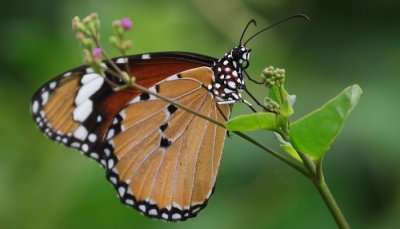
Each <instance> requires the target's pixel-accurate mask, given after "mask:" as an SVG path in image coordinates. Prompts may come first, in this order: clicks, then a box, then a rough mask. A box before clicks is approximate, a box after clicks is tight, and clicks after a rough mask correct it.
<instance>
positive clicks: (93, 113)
mask: <svg viewBox="0 0 400 229" xmlns="http://www.w3.org/2000/svg"><path fill="white" fill-rule="evenodd" d="M112 61H114V62H115V63H116V64H117V65H118V66H119V67H120V68H121V69H124V70H128V72H129V73H130V74H131V75H133V76H135V77H136V82H137V83H138V84H140V85H142V86H145V87H148V88H150V87H152V86H154V85H155V84H156V83H158V82H160V81H161V80H163V79H165V78H166V77H168V76H170V75H173V74H176V73H178V72H181V71H184V70H187V69H191V68H195V67H200V66H208V65H209V64H211V63H212V61H213V58H210V57H206V56H201V55H196V54H191V53H152V54H141V55H135V56H129V57H120V58H115V59H113V60H112ZM104 68H110V65H108V64H105V65H104ZM126 68H128V69H126ZM106 76H107V78H108V79H109V80H112V81H114V82H115V83H117V84H118V83H120V81H118V80H117V78H115V77H113V76H112V75H110V74H109V73H107V72H106ZM139 94H140V92H139V91H137V90H134V89H127V90H122V91H118V92H116V91H113V90H112V88H111V86H110V85H109V84H108V83H107V82H106V81H105V80H104V78H103V77H102V76H100V75H98V74H96V73H94V72H93V70H92V69H91V68H90V67H87V66H81V67H78V68H76V69H73V70H70V71H67V72H65V73H63V74H61V75H59V76H58V77H56V78H54V79H52V80H50V81H49V82H47V83H46V84H45V85H44V86H42V87H41V88H40V89H39V90H38V91H37V92H36V93H35V94H34V96H33V98H32V107H31V109H32V115H33V118H34V120H35V122H36V124H37V125H38V126H39V128H40V130H41V131H42V132H44V133H45V134H46V135H47V136H48V137H49V138H51V139H52V140H54V141H57V142H60V143H62V144H64V145H66V146H69V147H72V148H76V149H79V150H80V151H81V152H83V153H84V154H85V155H87V156H89V157H91V158H93V159H95V160H99V159H100V158H101V157H102V156H101V155H99V154H98V150H97V147H98V145H100V143H101V142H103V140H104V138H105V137H106V136H105V134H106V131H107V130H108V129H109V127H110V126H111V125H112V121H113V120H114V118H115V116H116V114H117V113H118V112H119V111H120V110H121V109H122V108H123V107H125V106H126V104H127V103H128V102H129V101H131V100H132V99H133V98H135V97H137V96H138V95H139Z"/></svg>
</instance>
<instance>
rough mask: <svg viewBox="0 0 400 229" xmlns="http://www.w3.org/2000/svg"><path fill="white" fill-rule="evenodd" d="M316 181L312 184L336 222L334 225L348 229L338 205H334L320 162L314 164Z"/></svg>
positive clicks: (334, 201)
mask: <svg viewBox="0 0 400 229" xmlns="http://www.w3.org/2000/svg"><path fill="white" fill-rule="evenodd" d="M316 168H317V171H316V174H315V175H316V176H315V178H316V179H313V184H314V186H315V187H316V188H317V190H318V192H319V193H320V195H321V197H322V199H323V200H324V202H325V204H326V206H327V207H328V209H329V211H330V212H331V214H332V216H333V218H334V219H335V221H336V224H337V225H338V227H339V228H340V229H349V228H350V225H349V223H348V222H347V220H346V217H345V216H344V215H343V213H342V211H341V210H340V208H339V205H338V204H337V203H336V200H335V198H334V197H333V195H332V192H331V190H330V189H329V187H328V184H327V183H326V181H325V176H324V172H323V169H322V160H320V161H318V162H316Z"/></svg>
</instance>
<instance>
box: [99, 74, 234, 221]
mask: <svg viewBox="0 0 400 229" xmlns="http://www.w3.org/2000/svg"><path fill="white" fill-rule="evenodd" d="M212 77H213V72H212V70H211V69H210V68H208V67H200V68H194V69H191V70H187V71H183V72H181V73H179V74H176V75H172V76H170V77H168V78H167V79H165V80H163V81H161V82H160V83H158V84H156V85H155V86H154V87H155V88H156V92H157V93H159V94H160V95H163V96H167V97H169V98H173V99H174V100H175V101H176V102H178V103H180V104H182V105H185V106H187V107H189V108H190V109H191V110H193V111H194V112H198V113H201V114H203V115H205V116H208V117H210V118H213V119H216V120H219V121H221V122H222V121H224V117H228V116H229V112H230V107H229V105H220V106H219V107H217V106H218V105H217V104H216V102H215V100H214V98H213V96H212V95H211V94H210V93H209V92H208V90H207V89H206V86H207V85H208V84H210V83H211V81H212ZM138 98H139V99H138ZM140 98H142V99H140ZM143 98H145V99H143ZM113 123H114V124H113V125H112V126H111V127H110V129H109V131H108V133H107V142H106V143H104V146H103V149H102V150H103V151H104V155H106V156H105V158H104V159H102V160H104V161H102V163H103V164H106V165H107V168H108V179H109V180H110V181H111V183H113V185H114V186H115V187H116V189H117V191H118V193H119V196H120V198H121V200H122V201H123V202H124V203H125V204H127V205H130V206H132V207H134V208H136V209H138V210H139V211H141V212H142V213H144V214H146V215H148V216H151V217H157V218H162V219H166V220H171V221H175V220H185V219H187V218H189V217H193V216H195V215H196V214H197V212H198V211H199V210H201V209H202V208H203V207H204V206H205V205H206V203H207V200H208V198H209V197H210V195H211V193H212V190H213V187H214V185H215V180H216V175H217V172H218V167H219V162H220V159H221V154H222V148H223V141H224V138H225V134H226V131H225V130H224V129H223V128H222V127H219V126H217V125H215V124H213V123H211V122H209V121H207V120H204V119H203V118H200V117H198V116H196V115H194V114H192V113H189V112H187V111H184V110H182V109H179V108H177V107H175V106H174V105H172V104H169V103H166V102H164V101H162V100H159V99H157V98H155V97H151V96H143V94H142V95H140V96H138V97H136V98H133V99H132V101H131V102H129V105H127V106H126V107H125V108H124V109H123V110H122V111H121V112H119V114H118V115H117V116H116V117H115V119H114V121H113ZM107 155H108V156H107Z"/></svg>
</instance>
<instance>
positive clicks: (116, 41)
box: [72, 13, 134, 90]
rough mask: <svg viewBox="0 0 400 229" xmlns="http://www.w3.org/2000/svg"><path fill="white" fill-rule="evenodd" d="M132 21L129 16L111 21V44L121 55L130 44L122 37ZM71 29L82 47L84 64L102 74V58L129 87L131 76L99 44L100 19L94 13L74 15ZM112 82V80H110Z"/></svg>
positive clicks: (131, 80) (113, 72) (130, 26)
mask: <svg viewBox="0 0 400 229" xmlns="http://www.w3.org/2000/svg"><path fill="white" fill-rule="evenodd" d="M132 24H133V23H132V21H131V20H130V19H129V18H123V19H121V20H116V21H114V22H113V24H112V26H113V35H112V36H111V37H110V41H111V44H112V45H114V46H115V47H116V48H117V49H118V51H119V52H120V53H121V54H122V55H126V52H127V50H128V49H129V48H130V47H131V46H132V45H131V41H130V40H126V39H124V33H125V32H127V31H129V30H130V29H131V28H132ZM72 29H73V30H74V32H75V36H76V38H77V39H78V41H79V43H80V44H81V45H82V48H83V58H84V62H85V64H88V65H90V66H91V67H92V68H93V70H94V71H95V72H96V73H98V74H100V75H102V76H104V77H105V74H104V71H105V70H106V69H105V67H104V66H105V65H104V63H103V59H105V61H106V62H108V63H110V65H111V66H112V68H111V69H108V70H107V71H110V72H111V73H112V74H113V75H114V76H116V77H119V78H120V79H121V80H122V81H123V82H125V83H126V85H123V86H122V87H123V88H125V87H129V86H130V85H131V83H132V82H133V81H134V77H133V76H129V75H128V73H127V72H125V71H122V70H121V69H120V68H119V67H118V66H116V65H115V64H113V63H112V62H111V61H110V59H109V58H108V57H107V55H106V53H105V51H104V50H103V49H102V48H101V45H100V32H99V30H100V19H99V17H98V15H97V14H96V13H92V14H90V15H89V16H87V17H85V18H83V19H80V18H79V17H74V18H73V20H72ZM110 83H112V82H110ZM114 89H115V90H118V89H120V87H119V86H115V87H114Z"/></svg>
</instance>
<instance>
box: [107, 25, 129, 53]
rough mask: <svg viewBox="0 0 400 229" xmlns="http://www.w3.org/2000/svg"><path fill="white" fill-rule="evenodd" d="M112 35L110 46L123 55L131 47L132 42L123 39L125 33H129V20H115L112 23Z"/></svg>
mask: <svg viewBox="0 0 400 229" xmlns="http://www.w3.org/2000/svg"><path fill="white" fill-rule="evenodd" d="M112 26H113V32H114V34H113V35H112V36H111V37H110V42H111V44H112V45H113V46H114V47H115V48H117V49H118V50H119V51H120V52H121V53H122V54H123V55H125V54H126V52H127V51H128V49H130V48H131V47H132V42H131V41H130V40H126V39H125V38H124V34H125V32H127V31H129V30H130V29H131V28H132V26H133V23H132V21H131V20H130V19H129V18H123V19H121V20H116V21H114V22H113V23H112Z"/></svg>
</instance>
